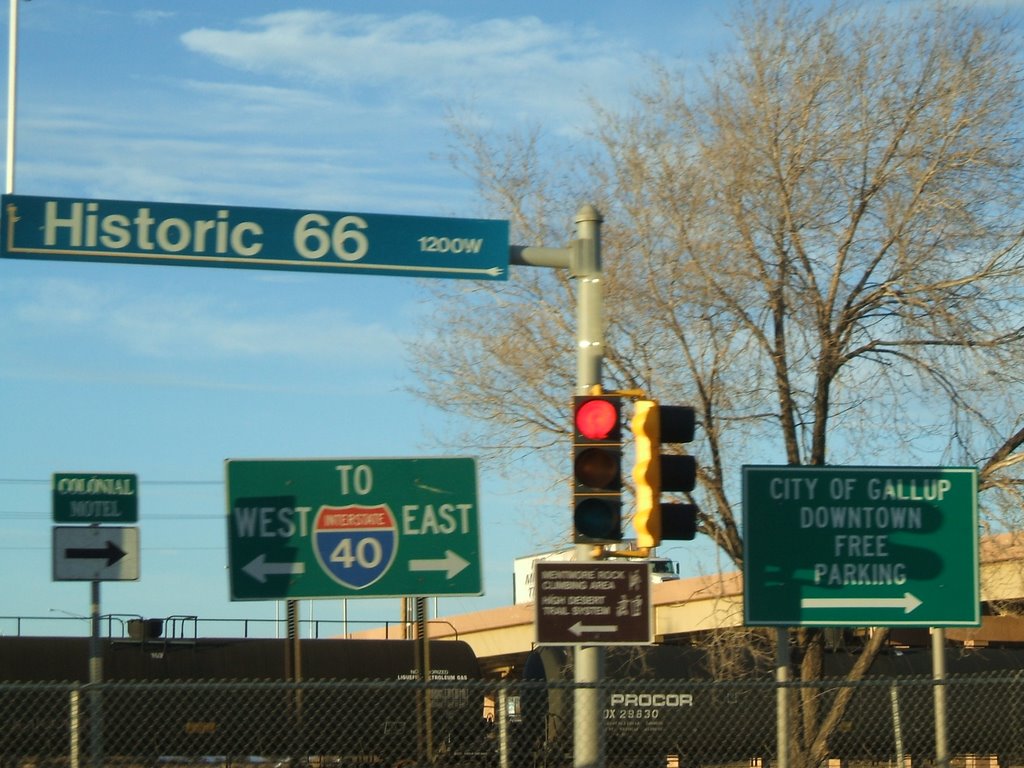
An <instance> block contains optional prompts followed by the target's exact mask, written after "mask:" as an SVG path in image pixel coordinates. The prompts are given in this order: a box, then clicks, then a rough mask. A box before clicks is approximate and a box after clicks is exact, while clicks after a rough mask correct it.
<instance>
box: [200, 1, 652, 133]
mask: <svg viewBox="0 0 1024 768" xmlns="http://www.w3.org/2000/svg"><path fill="white" fill-rule="evenodd" d="M181 39H182V42H183V43H184V45H185V46H186V47H187V48H188V49H190V50H191V51H193V52H195V53H199V54H202V55H204V56H209V57H210V58H213V59H215V60H217V61H219V62H221V63H222V64H224V65H226V66H228V67H232V68H235V69H238V70H242V71H246V72H255V73H260V74H263V75H270V76H276V77H280V78H282V79H287V80H291V81H300V82H302V83H305V84H308V85H310V86H312V85H314V84H321V85H327V86H329V87H330V88H331V89H332V91H331V92H332V93H333V94H334V95H335V96H336V98H337V99H339V100H341V101H344V102H347V103H352V104H361V105H366V104H377V105H380V104H381V102H383V101H386V102H387V103H389V104H393V105H394V104H397V105H401V106H402V107H405V108H409V107H410V106H411V105H413V104H419V105H420V106H421V107H427V108H429V109H430V111H432V112H435V113H436V112H437V111H438V108H439V107H443V106H444V103H447V102H449V101H451V100H454V99H462V98H465V97H466V96H467V95H472V96H473V98H474V99H475V100H477V101H479V102H480V103H481V105H485V106H486V107H487V108H488V110H489V111H491V110H495V111H497V112H499V113H501V112H504V113H506V114H522V113H524V112H525V113H527V114H532V115H533V116H534V118H535V119H536V120H538V121H539V120H540V119H542V118H543V119H545V120H550V119H557V120H559V121H574V120H575V119H576V116H577V115H578V114H579V112H578V110H579V109H580V107H581V106H582V104H583V101H584V99H585V98H586V97H588V96H592V95H594V94H595V93H601V94H602V95H603V97H607V96H608V95H609V94H616V93H625V92H626V90H627V89H628V87H629V85H630V83H631V82H633V80H634V78H635V77H636V75H637V73H638V72H639V71H640V70H641V68H642V67H643V64H642V59H641V57H640V56H639V55H638V54H637V53H636V52H635V51H634V50H633V49H629V48H626V47H625V44H624V43H623V42H622V41H617V40H615V39H610V38H608V37H599V36H598V35H596V34H595V33H593V32H592V31H589V30H587V28H586V27H585V26H582V25H573V26H569V25H552V24H547V23H545V22H543V21H541V20H540V19H538V18H536V17H532V16H527V17H521V18H495V19H487V20H484V21H476V22H473V21H466V20H459V19H453V18H449V17H445V16H441V15H439V14H436V13H427V12H422V13H413V14H408V15H404V16H395V17H387V16H382V15H370V14H364V15H342V14H335V13H329V12H313V11H285V12H280V13H274V14H269V15H266V16H261V17H259V18H256V19H251V20H249V21H248V22H245V23H244V24H242V25H241V26H240V27H239V28H236V29H212V28H207V27H204V28H199V29H193V30H191V31H189V32H186V33H185V34H183V35H182V38H181ZM384 94H386V96H385V95H384ZM438 102H441V103H440V104H439V103H438Z"/></svg>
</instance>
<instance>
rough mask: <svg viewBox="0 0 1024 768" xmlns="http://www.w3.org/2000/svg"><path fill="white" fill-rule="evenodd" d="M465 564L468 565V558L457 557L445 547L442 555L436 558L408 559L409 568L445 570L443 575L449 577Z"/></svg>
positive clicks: (413, 569) (412, 569) (415, 569)
mask: <svg viewBox="0 0 1024 768" xmlns="http://www.w3.org/2000/svg"><path fill="white" fill-rule="evenodd" d="M467 565H469V561H468V560H465V559H463V558H461V557H459V556H458V555H457V554H455V553H454V552H452V551H451V550H450V549H446V550H445V553H444V557H442V558H439V559H436V560H410V561H409V570H410V571H446V573H445V577H446V578H449V579H450V578H452V576H454V575H455V574H457V573H459V572H460V571H462V570H463V569H464V568H465V567H466V566H467Z"/></svg>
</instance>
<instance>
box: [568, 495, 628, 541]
mask: <svg viewBox="0 0 1024 768" xmlns="http://www.w3.org/2000/svg"><path fill="white" fill-rule="evenodd" d="M619 514H620V509H619V503H618V501H608V500H605V499H600V498H589V499H584V500H583V501H581V502H580V503H579V504H577V505H576V509H575V510H574V511H573V523H574V524H575V526H576V538H577V540H580V539H581V538H582V539H594V540H613V541H618V540H619V539H621V538H622V530H621V529H620V527H619Z"/></svg>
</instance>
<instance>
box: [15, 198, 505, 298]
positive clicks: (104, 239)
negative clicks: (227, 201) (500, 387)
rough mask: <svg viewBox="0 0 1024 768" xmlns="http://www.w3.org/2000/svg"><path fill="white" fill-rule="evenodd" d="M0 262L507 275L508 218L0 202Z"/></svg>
mask: <svg viewBox="0 0 1024 768" xmlns="http://www.w3.org/2000/svg"><path fill="white" fill-rule="evenodd" d="M2 206H3V214H2V223H0V228H2V236H0V257H6V258H15V259H56V260H60V261H106V262H124V263H132V264H162V265H171V266H175V265H176V266H197V267H241V268H247V269H285V270H293V271H301V272H346V273H349V274H360V275H405V276H409V277H448V278H471V279H476V280H506V279H508V262H509V250H508V222H507V221H500V220H496V219H457V218H435V217H428V216H395V215H390V214H380V213H332V212H328V211H320V210H290V209H272V208H245V207H238V206H228V205H196V204H184V203H141V202H131V201H125V200H84V199H77V198H61V197H39V196H30V195H4V196H3V202H2Z"/></svg>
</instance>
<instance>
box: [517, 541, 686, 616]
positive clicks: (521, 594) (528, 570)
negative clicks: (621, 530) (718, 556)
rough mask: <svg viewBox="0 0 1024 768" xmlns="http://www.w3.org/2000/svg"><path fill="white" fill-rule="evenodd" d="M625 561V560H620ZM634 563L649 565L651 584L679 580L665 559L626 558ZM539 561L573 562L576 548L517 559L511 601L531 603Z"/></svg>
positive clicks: (609, 555)
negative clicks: (536, 566)
mask: <svg viewBox="0 0 1024 768" xmlns="http://www.w3.org/2000/svg"><path fill="white" fill-rule="evenodd" d="M613 546H615V547H616V548H618V549H623V550H631V549H635V548H636V546H635V544H634V543H633V542H629V541H623V542H621V543H620V544H616V545H613ZM604 559H605V561H608V560H614V559H615V553H614V551H613V552H609V553H607V554H606V556H605V558H604ZM622 559H624V560H625V559H627V558H622ZM628 559H631V560H633V561H634V562H646V563H650V564H651V583H652V584H659V583H661V582H663V581H675V580H676V579H678V578H679V567H678V566H677V565H676V564H675V563H674V562H673V561H672V560H670V559H669V558H667V557H656V556H655V557H647V558H644V559H643V560H642V561H637V560H636V558H628ZM539 560H543V561H547V562H575V560H576V548H575V547H567V548H566V549H558V550H554V551H552V552H539V553H537V554H535V555H525V556H524V557H517V558H516V559H515V562H514V564H513V567H512V578H513V581H512V600H513V602H515V603H532V602H533V564H534V563H536V562H537V561H539Z"/></svg>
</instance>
